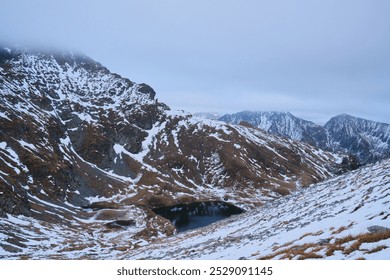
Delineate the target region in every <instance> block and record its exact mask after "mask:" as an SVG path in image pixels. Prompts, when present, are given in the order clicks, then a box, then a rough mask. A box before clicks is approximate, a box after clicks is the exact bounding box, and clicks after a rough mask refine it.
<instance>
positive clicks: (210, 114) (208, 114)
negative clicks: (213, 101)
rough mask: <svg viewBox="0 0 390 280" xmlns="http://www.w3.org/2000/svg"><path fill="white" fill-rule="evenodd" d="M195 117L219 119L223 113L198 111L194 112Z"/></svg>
mask: <svg viewBox="0 0 390 280" xmlns="http://www.w3.org/2000/svg"><path fill="white" fill-rule="evenodd" d="M192 115H193V116H195V117H199V118H202V119H209V120H218V119H219V118H220V117H221V114H219V113H215V112H214V113H213V112H196V113H193V114H192Z"/></svg>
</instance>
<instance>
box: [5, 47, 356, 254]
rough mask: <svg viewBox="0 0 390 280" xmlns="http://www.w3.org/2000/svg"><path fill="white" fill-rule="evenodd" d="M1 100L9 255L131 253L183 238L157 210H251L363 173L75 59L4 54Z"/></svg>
mask: <svg viewBox="0 0 390 280" xmlns="http://www.w3.org/2000/svg"><path fill="white" fill-rule="evenodd" d="M0 99H1V102H0V128H1V129H0V217H1V218H0V219H1V222H0V239H1V241H2V242H0V255H1V256H4V257H10V256H16V257H23V256H26V257H38V256H39V257H43V258H44V256H45V255H47V254H49V252H50V254H51V256H53V255H56V254H58V255H60V256H62V257H75V256H83V255H84V256H91V257H93V256H95V255H98V254H100V253H103V252H109V251H112V250H124V249H126V250H127V249H128V248H133V247H137V246H140V244H145V243H148V242H150V241H151V240H153V239H155V238H157V237H158V236H162V235H171V234H173V233H174V232H175V229H174V227H173V225H172V224H171V223H170V222H169V221H168V220H167V219H165V218H162V217H161V216H158V215H156V214H155V213H154V212H153V211H151V210H152V209H153V208H155V207H161V206H170V205H175V204H179V203H191V202H196V201H218V200H219V201H225V202H228V203H233V204H236V206H239V207H241V208H243V209H245V210H249V209H252V208H254V207H255V206H259V205H263V204H264V203H265V202H266V201H269V200H272V199H275V198H278V197H281V196H283V195H286V194H288V193H289V192H290V191H292V190H295V189H296V188H299V187H304V186H308V185H310V184H312V183H315V182H318V181H322V180H324V179H326V178H328V177H331V176H334V175H335V174H339V173H342V172H345V171H346V170H348V169H351V168H352V167H353V164H352V166H351V162H350V161H349V159H348V157H345V156H343V155H341V154H335V153H330V152H324V151H322V150H320V149H318V148H314V147H312V146H310V145H307V144H304V143H300V142H295V141H292V140H289V139H286V138H281V137H278V136H273V135H270V134H268V133H265V132H264V131H261V130H258V129H256V128H253V127H250V126H249V127H248V126H242V125H230V124H226V123H223V122H219V121H212V120H204V119H200V118H196V117H193V116H192V115H190V114H187V113H183V112H174V111H171V110H169V108H168V107H167V106H166V105H165V104H162V103H159V102H158V101H157V100H156V99H155V92H154V91H153V89H152V88H151V87H150V86H148V85H146V84H136V83H134V82H132V81H130V80H128V79H126V78H123V77H121V76H119V75H117V74H114V73H111V72H110V71H109V70H108V69H106V68H105V67H103V66H102V65H101V64H99V63H97V62H95V61H93V60H92V59H90V58H88V57H86V56H84V55H80V54H73V53H70V52H62V53H61V52H57V53H53V52H51V53H49V52H41V51H33V50H21V49H8V48H1V50H0ZM47 236H51V237H52V238H50V239H47V238H46V237H47ZM96 244H98V245H96Z"/></svg>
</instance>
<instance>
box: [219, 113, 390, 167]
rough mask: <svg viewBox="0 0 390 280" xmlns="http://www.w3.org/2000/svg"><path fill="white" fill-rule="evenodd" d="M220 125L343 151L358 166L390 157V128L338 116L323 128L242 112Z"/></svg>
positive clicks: (293, 119)
mask: <svg viewBox="0 0 390 280" xmlns="http://www.w3.org/2000/svg"><path fill="white" fill-rule="evenodd" d="M219 120H221V121H225V122H228V123H234V124H239V123H240V122H247V123H249V124H251V125H253V126H255V127H258V128H261V129H263V130H265V131H267V132H270V133H273V134H276V135H281V136H285V137H288V138H290V139H294V140H297V141H303V142H305V143H309V144H311V145H314V146H316V147H319V148H321V149H324V150H330V151H343V152H346V153H350V154H353V155H355V156H356V157H357V158H358V159H359V162H360V163H362V164H365V163H370V162H375V161H377V160H380V159H385V158H388V157H389V156H390V125H389V124H384V123H378V122H374V121H369V120H365V119H360V118H356V117H352V116H349V115H345V114H344V115H340V116H336V117H334V118H332V119H331V120H329V121H328V122H327V123H326V124H325V125H324V126H320V125H317V124H315V123H313V122H310V121H306V120H303V119H300V118H297V117H295V116H293V115H292V114H291V113H288V112H287V113H285V112H250V111H244V112H239V113H236V114H230V115H225V116H222V117H221V118H219Z"/></svg>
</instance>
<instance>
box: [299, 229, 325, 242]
mask: <svg viewBox="0 0 390 280" xmlns="http://www.w3.org/2000/svg"><path fill="white" fill-rule="evenodd" d="M323 233H324V232H323V231H322V230H320V231H317V232H315V233H312V232H308V233H305V234H304V235H302V236H301V237H300V238H299V240H302V239H303V238H305V237H307V236H318V235H321V234H323Z"/></svg>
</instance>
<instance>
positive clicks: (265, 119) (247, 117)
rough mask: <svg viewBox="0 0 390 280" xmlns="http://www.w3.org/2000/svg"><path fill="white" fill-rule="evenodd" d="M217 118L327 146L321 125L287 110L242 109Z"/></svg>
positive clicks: (324, 131)
mask: <svg viewBox="0 0 390 280" xmlns="http://www.w3.org/2000/svg"><path fill="white" fill-rule="evenodd" d="M219 120H221V121H225V122H228V123H234V124H239V123H241V122H247V123H249V124H251V125H253V126H255V127H258V128H261V129H263V130H265V131H267V132H270V133H272V134H276V135H280V136H285V137H288V138H290V139H293V140H297V141H302V142H305V143H309V144H311V145H313V146H317V147H320V148H322V149H324V148H328V135H327V133H326V130H325V129H324V128H323V127H322V126H320V125H317V124H315V123H313V122H310V121H306V120H303V119H300V118H297V117H295V116H293V115H292V114H291V113H289V112H252V111H243V112H240V113H236V114H227V115H224V116H222V117H221V118H219Z"/></svg>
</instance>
